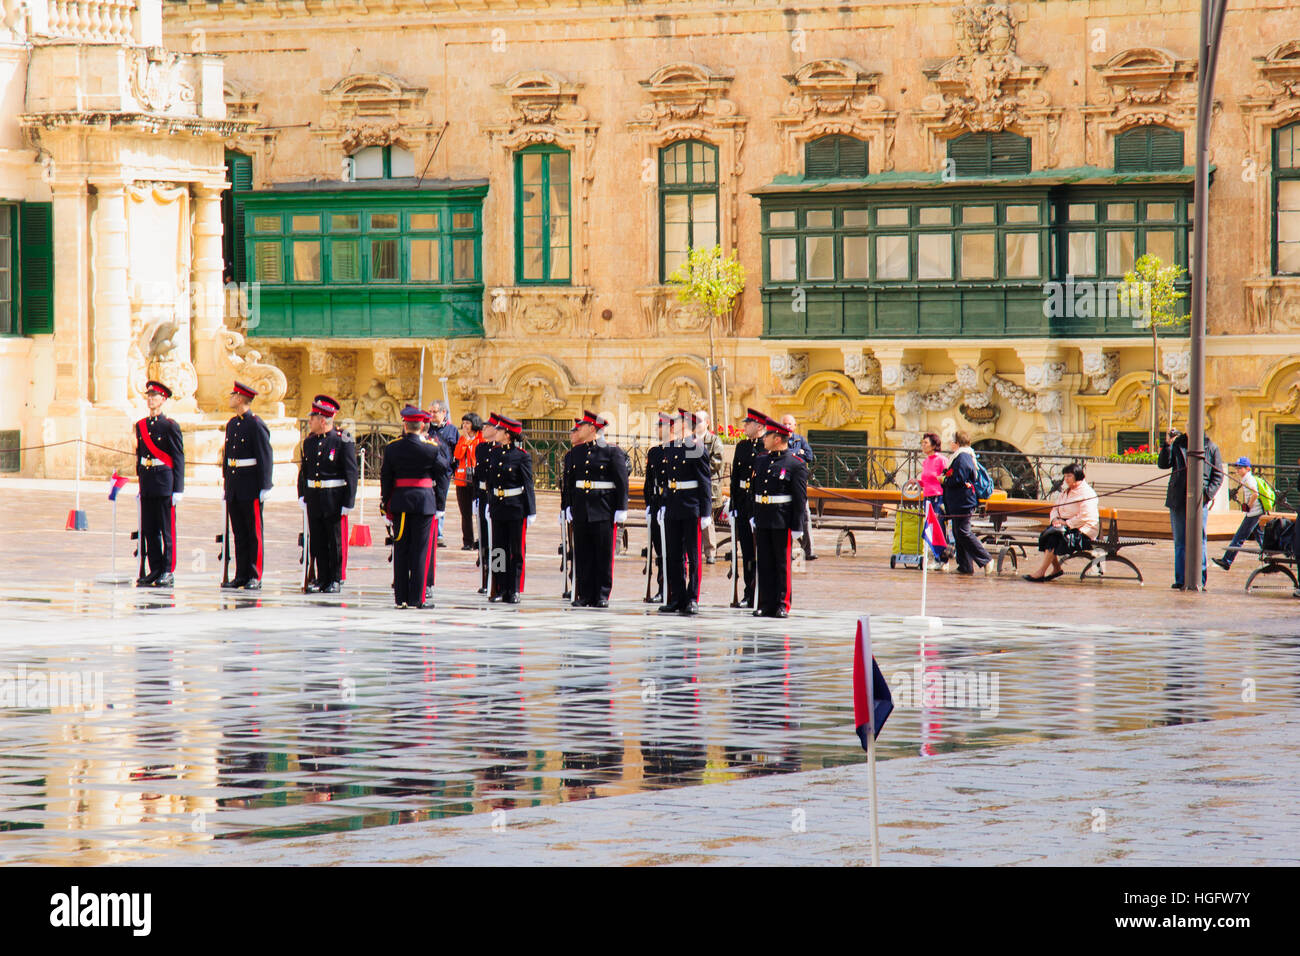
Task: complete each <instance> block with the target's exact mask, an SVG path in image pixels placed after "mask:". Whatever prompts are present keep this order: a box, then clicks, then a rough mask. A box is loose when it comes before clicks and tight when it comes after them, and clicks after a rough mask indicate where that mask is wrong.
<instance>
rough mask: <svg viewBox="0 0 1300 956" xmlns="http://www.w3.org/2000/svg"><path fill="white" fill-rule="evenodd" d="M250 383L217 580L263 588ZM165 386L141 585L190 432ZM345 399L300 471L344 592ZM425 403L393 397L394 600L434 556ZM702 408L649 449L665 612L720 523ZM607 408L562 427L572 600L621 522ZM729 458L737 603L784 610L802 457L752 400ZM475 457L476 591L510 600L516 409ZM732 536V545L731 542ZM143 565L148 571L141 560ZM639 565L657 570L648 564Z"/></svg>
mask: <svg viewBox="0 0 1300 956" xmlns="http://www.w3.org/2000/svg"><path fill="white" fill-rule="evenodd" d="M256 394H257V393H256V391H255V390H254V389H252V388H250V387H248V386H246V385H243V384H241V383H239V382H236V383H235V384H234V388H233V389H232V391H231V393H230V407H231V409H232V410H233V411H234V412H235V415H234V416H233V417H232V418H231V419H230V421H229V422H228V423H227V425H226V439H225V444H224V446H223V451H222V472H223V477H224V498H225V503H226V513H227V534H226V536H225V538H224V541H225V547H226V549H227V553H228V554H231V555H233V557H234V559H235V573H234V576H233V577H230V576H229V575H227V576H226V578H225V580H223V583H222V586H223V587H229V588H240V589H245V590H257V589H258V588H260V587H261V578H262V560H263V542H264V533H263V532H264V528H263V521H262V507H263V503H264V502H265V500H266V497H267V495H268V494H269V493H270V490H271V486H272V484H271V475H272V458H271V442H270V432H269V430H268V429H267V427H266V424H265V423H264V422H263V421H262V420H261V419H260V418H259V417H258V416H257V415H255V414H253V412H252V411H251V404H252V401H253V399H254V398H255V396H256ZM170 397H171V391H170V390H169V389H168V388H167V386H166V385H163V384H162V383H161V382H157V381H150V382H149V383H148V384H147V386H146V402H147V404H148V407H149V415H148V416H147V417H146V418H144V419H141V420H140V421H139V422H137V424H136V433H137V453H138V454H137V457H138V465H137V475H138V477H139V480H140V497H141V514H140V538H141V541H140V555H141V570H140V577H139V580H137V582H136V583H137V585H139V586H153V587H167V586H171V585H172V584H173V583H174V580H173V575H172V572H173V571H174V569H175V561H176V548H175V509H176V505H177V504H179V502H180V500H181V497H182V495H183V490H184V442H183V440H182V437H181V431H180V427H179V425H178V424H177V423H176V422H175V421H173V420H172V419H170V418H167V417H166V416H165V415H163V414H162V412H161V409H162V405H163V403H164V402H165V401H166V400H167V399H168V398H170ZM338 410H339V404H338V403H337V402H336V401H334V400H333V399H332V398H330V397H329V396H326V395H317V396H316V397H315V399H314V400H313V402H312V410H311V414H310V416H309V418H308V432H309V433H308V435H307V437H306V438H305V439H304V441H303V444H302V449H301V454H300V466H299V471H298V501H299V504H300V505H301V506H302V508H303V511H304V522H305V524H306V534H305V541H304V552H305V553H304V562H305V567H306V568H307V572H308V573H307V575H306V580H305V583H304V590H306V591H308V592H316V591H319V592H322V593H337V592H338V591H339V590H340V587H341V585H342V583H343V581H344V580H345V579H346V576H347V543H348V524H347V523H348V514H349V513H350V512H351V510H352V509H353V507H354V506H355V501H356V492H357V481H358V468H357V453H356V445H355V443H354V442H353V440H352V438H351V437H350V436H348V435H347V434H345V433H343V432H342V431H340V430H339V429H338V428H336V427H335V426H334V416H335V415H336V414H337V412H338ZM429 422H430V418H429V414H428V413H427V412H425V411H423V410H421V409H418V408H415V407H413V406H407V407H406V408H404V409H403V410H402V423H403V435H402V437H400V438H398V439H397V440H396V441H394V442H392V443H390V444H389V445H388V446H387V447H386V448H385V450H384V458H383V466H382V468H381V470H380V507H381V510H382V511H383V513H384V515H385V518H386V519H387V520H388V522H389V523H390V524H391V531H390V535H389V538H390V543H391V544H392V546H393V555H392V560H393V572H394V574H393V597H394V603H395V604H396V605H397V606H398V607H417V608H418V607H427V606H430V603H431V599H432V587H433V582H434V576H435V572H436V566H437V549H436V546H435V541H436V538H437V537H438V535H439V532H440V529H441V525H442V522H443V518H444V514H445V509H446V497H447V478H448V476H449V474H450V471H451V469H452V467H453V465H452V455H451V449H447V448H443V447H442V443H443V440H442V439H440V438H439V437H438V436H437V435H436V434H433V433H431V430H430V427H429ZM697 424H698V421H697V415H696V414H695V413H692V412H688V411H686V410H685V409H678V410H677V414H676V415H669V414H666V413H661V414H660V416H659V420H658V431H659V435H658V438H659V443H658V444H657V445H655V446H653V447H651V448H650V450H649V452H648V453H647V456H646V472H645V485H644V495H645V502H646V509H645V515H646V526H647V529H648V531H649V539H650V540H649V544H648V547H647V560H648V561H649V562H650V564H651V565H653V571H654V572H655V573H656V576H657V578H658V590H659V593H658V594H656V595H654V596H653V597H648V598H647V600H652V601H654V602H655V603H661V604H662V606H661V607H660V609H659V610H660V612H661V613H680V614H685V615H692V614H695V613H697V612H698V604H699V595H700V567H701V536H702V533H703V532H704V531H705V530H706V529H707V528H708V527H709V525H710V524H711V523H712V521H713V513H712V505H711V502H712V487H711V481H712V478H711V474H710V466H709V458H708V455H707V454H706V452H705V448H704V445H703V444H702V443H700V442H698V441H697V440H696V437H695V431H696V425H697ZM607 426H608V422H607V421H606V420H605V419H604V418H603V417H601V416H599V415H597V414H595V413H594V412H590V411H584V412H583V415H582V417H581V418H578V419H577V420H575V422H574V424H573V428H572V431H571V436H572V439H573V447H572V448H571V449H570V450H569V451H568V452H567V453H566V454H565V456H564V459H563V464H562V469H561V480H560V515H559V521H560V526H561V534H562V537H563V540H564V542H565V547H567V548H568V549H570V550H569V556H568V560H569V561H571V563H572V572H573V589H572V599H573V605H574V606H575V607H597V608H603V607H607V606H608V605H609V597H610V592H611V589H612V586H613V569H614V556H615V553H616V551H617V542H618V537H619V526H620V525H623V524H624V523H625V522H626V520H627V508H628V493H629V483H628V474H629V463H628V457H627V454H626V453H625V452H624V451H623V450H622V449H621V448H619V447H618V446H617V445H612V444H609V443H608V442H606V441H605V437H604V432H605V429H606V428H607ZM744 431H745V434H746V437H745V438H744V439H743V440H742V441H741V442H740V443H739V444H738V445H737V447H736V452H735V457H734V460H733V465H732V472H731V486H730V496H729V502H730V504H729V509H728V510H729V518H730V522H731V525H732V528H733V537H734V541H735V543H738V545H739V552H740V561H739V567H738V569H737V573H739V574H740V575H742V576H743V580H744V593H743V596H742V597H740V598H739V599H737V600H735V601H733V602H732V606H733V607H749V608H753V610H754V614H755V615H756V616H770V617H785V616H786V615H787V614H788V612H789V608H790V564H791V548H792V537H793V535H795V534H798V533H799V532H800V530H801V525H802V520H803V516H804V506H805V502H806V500H807V480H808V476H807V466H806V465H805V464H804V462H803V461H802V459H800V458H799V457H798V456H797V455H795V454H793V453H792V452H791V451H790V450H789V447H788V442H789V438H790V430H789V429H788V428H787V427H785V426H784V425H782V424H781V423H779V422H777V421H775V420H773V419H771V418H769V417H768V416H766V415H764V414H763V413H761V412H758V411H756V410H754V409H748V410H747V414H746V417H745V420H744ZM482 437H483V441H482V443H481V444H479V446H478V447H477V449H476V461H475V465H474V471H473V482H474V487H475V507H474V511H473V513H474V518H475V522H476V524H477V529H476V530H477V534H476V538H477V540H478V546H479V558H478V564H479V568H480V574H481V583H480V587H479V593H480V594H487V595H488V599H489V600H490V601H503V602H505V603H510V604H516V603H518V602H519V595H520V593H521V592H522V591H523V589H524V582H525V569H526V542H527V529H528V528H529V527H530V526H531V525H532V524H533V522H534V521H535V520H536V517H537V504H536V495H535V491H534V487H533V466H532V458H531V455H530V454H529V453H528V451H527V450H526V449H525V448H524V447H523V426H522V424H521V423H520V422H518V421H516V420H514V419H511V418H508V417H506V416H503V415H498V414H496V413H493V414H492V415H491V416H490V417H489V418H488V420H487V422H486V423H485V424H484V426H483V435H482ZM734 548H735V544H733V550H734ZM146 565H148V571H146ZM648 570H651V569H650V568H648Z"/></svg>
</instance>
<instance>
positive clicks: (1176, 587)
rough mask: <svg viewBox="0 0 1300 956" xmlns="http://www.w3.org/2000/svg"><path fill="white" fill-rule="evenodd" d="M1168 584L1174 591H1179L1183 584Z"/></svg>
mask: <svg viewBox="0 0 1300 956" xmlns="http://www.w3.org/2000/svg"><path fill="white" fill-rule="evenodd" d="M1169 586H1170V587H1171V588H1173V589H1174V590H1175V591H1181V590H1183V586H1182V585H1181V584H1171V585H1169Z"/></svg>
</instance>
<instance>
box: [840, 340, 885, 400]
mask: <svg viewBox="0 0 1300 956" xmlns="http://www.w3.org/2000/svg"><path fill="white" fill-rule="evenodd" d="M843 355H844V374H845V375H847V376H848V377H849V378H851V379H853V384H854V386H855V387H856V388H857V390H858V392H859V393H860V394H862V395H881V394H883V393H884V387H883V384H882V382H881V370H880V362H878V361H877V360H876V357H875V356H874V355H872V354H871V353H870V352H864V351H863V350H862V349H860V348H851V349H844V350H843Z"/></svg>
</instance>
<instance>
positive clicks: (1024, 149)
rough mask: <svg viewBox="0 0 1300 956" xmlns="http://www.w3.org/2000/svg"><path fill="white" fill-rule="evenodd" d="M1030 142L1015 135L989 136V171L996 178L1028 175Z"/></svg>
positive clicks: (1000, 134) (996, 134) (997, 134)
mask: <svg viewBox="0 0 1300 956" xmlns="http://www.w3.org/2000/svg"><path fill="white" fill-rule="evenodd" d="M1029 168H1030V162H1029V140H1028V139H1026V138H1025V137H1023V136H1017V135H1016V134H1015V133H992V134H990V135H989V171H990V172H991V173H992V174H993V175H994V176H1025V175H1028V173H1029Z"/></svg>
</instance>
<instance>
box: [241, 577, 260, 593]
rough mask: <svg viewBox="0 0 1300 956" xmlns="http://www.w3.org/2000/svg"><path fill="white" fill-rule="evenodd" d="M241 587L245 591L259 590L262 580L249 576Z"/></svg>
mask: <svg viewBox="0 0 1300 956" xmlns="http://www.w3.org/2000/svg"><path fill="white" fill-rule="evenodd" d="M243 588H244V590H245V591H260V590H262V581H261V579H260V578H249V579H248V580H247V581H245V582H244V583H243Z"/></svg>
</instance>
